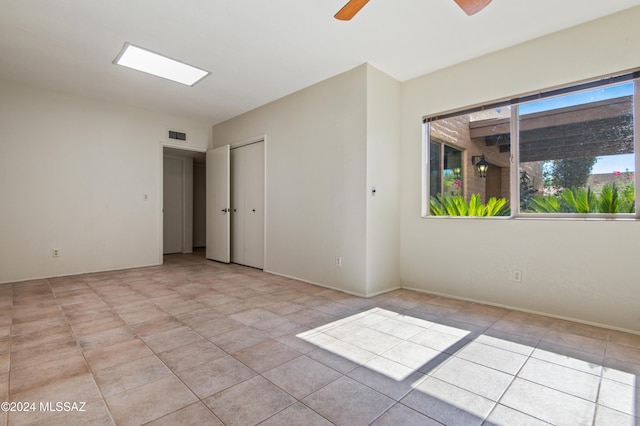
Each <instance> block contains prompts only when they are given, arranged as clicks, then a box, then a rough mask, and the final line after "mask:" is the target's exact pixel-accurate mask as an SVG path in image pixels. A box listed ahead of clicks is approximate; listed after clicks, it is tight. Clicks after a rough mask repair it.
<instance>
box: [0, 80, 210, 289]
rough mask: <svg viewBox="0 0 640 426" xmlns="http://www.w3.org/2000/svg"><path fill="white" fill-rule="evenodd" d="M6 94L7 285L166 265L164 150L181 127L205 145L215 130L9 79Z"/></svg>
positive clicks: (2, 224) (2, 187) (1, 260)
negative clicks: (162, 211)
mask: <svg viewBox="0 0 640 426" xmlns="http://www.w3.org/2000/svg"><path fill="white" fill-rule="evenodd" d="M0 93H1V96H0V129H2V139H1V140H0V203H1V206H2V207H1V208H0V282H12V281H19V280H27V279H31V278H38V277H51V276H59V275H68V274H76V273H82V272H91V271H100V270H109V269H118V268H126V267H133V266H142V265H153V264H158V263H159V262H160V261H161V257H160V253H161V230H162V229H161V223H160V197H161V188H162V187H161V178H160V176H161V162H162V150H161V148H160V144H161V142H163V141H164V142H166V141H167V139H166V131H167V129H169V128H178V129H181V130H184V131H186V132H187V133H188V135H189V142H188V144H187V145H190V146H192V147H194V148H198V149H206V148H207V147H208V145H209V143H210V137H211V135H210V133H211V131H210V126H209V125H208V124H207V123H201V122H194V121H190V120H185V119H181V118H176V117H168V116H162V115H158V114H154V113H150V112H146V111H142V110H137V109H132V108H126V107H123V106H120V105H115V104H109V103H104V102H99V101H95V100H91V99H87V98H79V97H74V96H69V95H65V94H61V93H57V92H52V91H45V90H40V89H36V88H31V87H27V86H22V85H18V84H15V83H12V82H6V81H0ZM144 194H148V197H149V199H148V201H145V200H144ZM53 248H57V249H59V250H60V257H59V258H52V256H51V249H53Z"/></svg>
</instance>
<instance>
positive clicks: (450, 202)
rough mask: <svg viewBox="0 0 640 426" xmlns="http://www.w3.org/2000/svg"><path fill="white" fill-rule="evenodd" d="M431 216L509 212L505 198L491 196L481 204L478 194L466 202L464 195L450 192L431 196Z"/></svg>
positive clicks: (482, 214)
mask: <svg viewBox="0 0 640 426" xmlns="http://www.w3.org/2000/svg"><path fill="white" fill-rule="evenodd" d="M429 211H430V213H431V216H508V215H509V213H510V209H509V205H508V201H507V199H506V198H499V199H497V198H495V197H492V198H490V199H489V201H487V203H486V204H482V202H481V201H480V195H479V194H473V195H471V197H470V198H469V203H467V202H466V201H465V199H464V197H462V196H460V195H451V194H447V193H444V194H437V195H436V196H435V197H431V203H430V208H429Z"/></svg>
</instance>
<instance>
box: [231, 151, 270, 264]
mask: <svg viewBox="0 0 640 426" xmlns="http://www.w3.org/2000/svg"><path fill="white" fill-rule="evenodd" d="M231 206H232V207H231V212H232V213H231V214H232V216H231V235H232V237H231V261H232V262H234V263H239V264H242V265H247V266H252V267H254V268H260V269H262V268H263V267H264V142H259V143H254V144H250V145H245V146H242V147H239V148H234V149H233V150H232V151H231Z"/></svg>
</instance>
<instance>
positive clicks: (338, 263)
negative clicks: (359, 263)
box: [336, 256, 342, 266]
mask: <svg viewBox="0 0 640 426" xmlns="http://www.w3.org/2000/svg"><path fill="white" fill-rule="evenodd" d="M336 266H342V258H341V257H340V256H336Z"/></svg>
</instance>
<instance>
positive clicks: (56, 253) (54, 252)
mask: <svg viewBox="0 0 640 426" xmlns="http://www.w3.org/2000/svg"><path fill="white" fill-rule="evenodd" d="M51 257H60V250H58V249H56V248H54V249H51Z"/></svg>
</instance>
